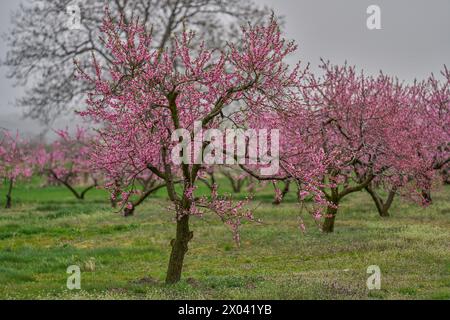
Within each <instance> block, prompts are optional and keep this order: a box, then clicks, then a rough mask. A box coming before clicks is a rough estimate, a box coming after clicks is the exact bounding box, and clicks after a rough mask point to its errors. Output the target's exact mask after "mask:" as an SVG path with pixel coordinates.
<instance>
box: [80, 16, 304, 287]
mask: <svg viewBox="0 0 450 320" xmlns="http://www.w3.org/2000/svg"><path fill="white" fill-rule="evenodd" d="M102 32H103V35H104V39H103V42H104V45H105V49H106V50H108V51H109V52H110V54H111V56H112V61H111V62H112V63H111V64H110V66H109V67H108V69H107V72H104V71H103V70H105V69H104V68H103V66H100V65H99V64H98V62H97V60H96V59H95V57H93V64H94V68H93V69H94V70H96V72H95V74H88V73H87V72H85V71H84V68H83V66H80V65H78V69H79V77H80V78H81V79H82V80H84V81H87V82H89V83H90V84H91V85H92V86H93V88H94V89H93V90H92V91H91V92H89V95H88V99H87V104H88V108H87V110H86V111H83V112H80V114H81V115H82V116H83V117H86V118H89V119H91V120H94V121H95V122H97V123H98V124H99V125H100V127H101V129H100V130H99V132H98V143H97V144H96V148H95V152H94V153H93V157H92V160H93V163H94V164H95V165H96V166H97V167H99V168H100V169H101V170H102V171H103V172H107V173H108V175H110V177H111V179H110V180H111V181H117V177H122V182H124V183H119V185H120V188H122V190H123V193H125V194H123V197H124V198H127V196H128V195H127V193H129V192H130V190H133V189H134V182H135V181H136V177H138V176H139V175H140V174H141V173H142V172H144V171H146V170H150V171H151V172H152V173H153V174H155V175H156V176H157V177H158V179H160V180H161V181H162V183H164V185H165V187H166V189H167V192H168V196H169V198H170V200H171V202H172V203H173V204H174V206H175V209H176V213H177V214H176V218H177V237H176V239H174V241H173V249H172V254H171V259H170V263H169V270H168V278H167V281H168V282H176V281H178V280H179V276H180V273H181V267H180V261H181V262H182V260H183V257H184V254H185V253H186V251H187V243H188V242H189V241H190V240H191V239H192V236H193V235H192V233H191V232H190V231H189V216H191V215H201V214H202V213H203V211H204V210H205V209H206V210H208V211H212V212H214V213H216V214H217V215H218V216H219V217H220V218H221V219H222V220H223V221H224V223H225V224H227V225H229V226H230V227H231V229H232V230H233V231H234V234H235V239H236V240H237V241H238V240H239V237H238V235H237V227H238V226H239V225H240V224H241V219H249V220H253V216H252V214H251V212H249V211H248V210H246V209H245V206H244V204H245V203H237V204H236V203H233V201H231V199H230V198H229V197H221V196H218V195H216V193H215V192H216V191H215V188H213V194H212V196H211V197H209V198H201V199H200V198H198V197H196V196H195V191H196V182H197V181H198V178H199V177H200V176H201V175H202V172H204V171H205V170H207V167H206V166H203V165H201V164H186V163H183V164H181V165H175V164H174V163H173V161H172V159H171V158H170V155H171V153H172V150H173V149H174V147H175V144H174V143H172V141H171V138H172V134H173V133H174V131H175V130H178V129H185V130H188V132H189V133H190V134H191V136H194V133H195V132H194V126H195V123H200V125H201V127H202V130H208V129H219V128H221V125H223V124H224V123H225V122H232V123H233V124H235V126H238V127H241V126H242V127H246V124H247V120H248V119H249V114H253V113H260V114H263V113H264V112H265V111H269V110H274V109H282V108H287V109H289V107H290V106H291V105H295V104H297V103H298V102H297V97H298V95H299V93H300V91H301V89H300V88H301V84H300V82H301V79H302V78H303V77H304V72H302V70H301V68H300V65H298V66H296V67H295V68H294V69H293V70H291V69H290V68H289V66H288V64H287V63H285V58H286V57H287V56H288V55H289V54H291V53H293V52H294V51H295V50H296V46H295V45H294V43H292V42H287V41H286V40H285V39H283V38H282V36H281V33H280V30H279V27H278V25H277V23H276V21H275V20H274V19H271V20H270V21H269V23H267V24H265V25H261V26H249V27H247V28H243V29H242V37H241V40H240V41H239V43H236V44H233V43H230V44H228V45H227V46H226V47H225V48H223V50H221V51H219V50H209V49H208V48H206V46H205V45H200V46H199V47H198V48H193V43H194V41H193V39H194V38H195V34H194V33H193V32H189V31H185V32H183V33H182V35H181V36H180V37H175V38H174V39H173V46H172V49H170V50H169V49H163V50H155V49H152V47H154V46H152V42H153V39H152V35H151V33H148V32H147V30H145V28H144V27H143V26H142V25H140V24H139V21H138V20H136V21H133V22H131V23H125V21H124V19H121V21H119V22H115V21H114V19H113V18H112V17H110V15H109V13H108V11H107V15H106V18H105V21H104V24H103V27H102ZM207 146H208V144H207V143H205V144H203V145H201V149H202V150H205V149H206V147H207ZM197 156H198V155H196V159H197ZM224 156H225V155H224ZM123 177H125V178H124V179H123ZM113 185H115V186H117V185H118V184H117V183H113ZM177 186H179V187H177ZM180 189H181V192H180ZM113 193H114V194H117V190H115V191H113ZM181 265H182V263H181Z"/></svg>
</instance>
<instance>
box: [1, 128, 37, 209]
mask: <svg viewBox="0 0 450 320" xmlns="http://www.w3.org/2000/svg"><path fill="white" fill-rule="evenodd" d="M29 150H30V149H29V145H28V143H27V142H26V141H25V140H23V139H22V138H21V137H20V136H19V133H16V134H15V135H14V134H11V133H10V132H8V131H5V130H3V131H1V132H0V179H5V181H6V182H7V184H8V191H7V195H6V205H5V208H6V209H10V208H11V206H12V192H13V189H14V184H15V183H16V182H17V181H18V180H20V179H26V178H30V177H31V176H32V174H33V166H32V164H30V163H31V162H30V160H31V156H30V153H29Z"/></svg>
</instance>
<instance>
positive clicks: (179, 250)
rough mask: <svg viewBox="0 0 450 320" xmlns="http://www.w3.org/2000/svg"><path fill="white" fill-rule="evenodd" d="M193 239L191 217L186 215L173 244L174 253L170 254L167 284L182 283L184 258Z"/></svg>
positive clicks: (182, 219) (181, 220)
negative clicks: (190, 227) (190, 225)
mask: <svg viewBox="0 0 450 320" xmlns="http://www.w3.org/2000/svg"><path fill="white" fill-rule="evenodd" d="M193 237H194V233H193V232H191V231H190V230H189V215H185V216H183V217H182V218H181V219H179V220H178V222H177V236H176V238H175V239H174V240H172V243H171V245H172V253H171V254H170V260H169V267H168V270H167V277H166V284H175V283H177V282H178V281H180V279H181V272H182V270H183V262H184V256H185V255H186V253H187V252H188V244H189V241H191V240H192V238H193Z"/></svg>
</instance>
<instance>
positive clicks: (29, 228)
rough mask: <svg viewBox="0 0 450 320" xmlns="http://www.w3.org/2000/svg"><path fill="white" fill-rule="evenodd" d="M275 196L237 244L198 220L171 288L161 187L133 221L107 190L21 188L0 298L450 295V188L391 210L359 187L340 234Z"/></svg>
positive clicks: (3, 220) (0, 260) (5, 248)
mask: <svg viewBox="0 0 450 320" xmlns="http://www.w3.org/2000/svg"><path fill="white" fill-rule="evenodd" d="M223 185H224V186H226V183H225V182H224V183H223ZM0 193H1V200H0V201H1V204H2V205H3V204H4V193H5V189H4V188H2V189H1V190H0ZM272 195H273V192H272V189H271V188H268V189H267V191H264V192H262V193H260V194H259V195H258V197H257V198H256V200H257V201H258V202H261V205H260V206H259V207H258V209H257V211H256V216H257V217H258V218H261V219H263V221H264V225H251V224H246V225H245V226H243V228H242V247H241V248H240V249H237V248H236V247H235V245H234V243H233V241H232V236H231V233H230V232H229V230H228V229H227V228H226V227H224V226H223V224H222V223H220V222H219V221H218V219H217V218H215V217H212V216H208V217H207V218H205V219H204V220H200V219H193V223H192V229H193V230H194V233H195V235H194V240H193V242H192V243H191V245H190V251H189V253H188V255H187V258H186V260H185V268H184V274H183V281H182V282H181V283H179V284H178V285H175V286H172V287H167V286H165V285H164V284H163V279H164V276H165V271H166V267H167V262H168V256H169V242H170V240H171V239H172V238H173V236H174V232H175V229H174V228H175V226H174V224H173V223H171V221H172V220H171V219H172V215H171V214H169V213H168V212H167V202H166V201H165V196H164V192H161V193H159V194H158V195H157V196H156V197H155V199H150V200H149V201H147V203H146V204H145V205H144V206H143V207H141V208H139V210H138V211H137V215H136V216H135V217H131V218H126V219H125V218H123V217H121V216H119V215H118V214H115V213H114V212H113V211H112V210H111V208H109V206H108V203H107V202H106V201H105V199H107V198H106V197H105V193H104V192H102V191H99V190H95V191H94V192H92V193H90V194H88V196H87V201H86V202H84V203H82V202H77V201H75V200H73V199H72V197H71V195H70V193H69V192H68V191H66V190H65V189H62V188H48V189H40V188H38V187H37V183H35V184H34V185H31V186H19V188H18V189H17V190H15V195H14V198H15V204H14V208H13V209H12V210H11V211H5V210H4V209H0V298H2V299H5V298H6V299H18V298H25V299H80V298H81V299H128V298H132V299H368V298H374V299H422V298H425V299H450V201H449V199H450V189H449V188H447V189H443V190H442V191H441V192H439V193H436V194H434V200H435V205H434V206H432V207H430V208H428V209H423V208H419V207H416V206H414V205H411V204H408V203H405V202H401V201H397V202H396V203H395V205H394V207H393V208H392V214H393V217H392V218H390V219H386V220H382V219H380V218H379V217H378V216H377V214H376V211H375V209H374V206H373V205H372V203H371V202H370V200H369V198H368V197H367V195H366V194H364V193H361V194H357V195H355V196H354V197H352V198H349V199H348V200H347V201H345V202H344V203H343V205H342V208H341V211H340V213H339V216H338V219H337V224H336V233H335V234H333V235H324V234H321V233H320V232H319V231H318V230H317V228H316V227H315V226H314V225H313V223H312V222H311V221H310V220H311V219H306V220H307V224H308V232H307V234H306V235H303V234H301V233H300V232H299V229H298V221H297V214H298V211H297V207H296V205H295V199H294V194H292V195H290V196H289V198H288V199H287V200H288V201H287V203H285V204H283V205H281V206H279V207H274V206H272V205H271V199H272ZM70 265H79V266H80V267H81V269H82V291H68V290H67V289H66V280H67V274H66V269H67V267H68V266H70ZM370 265H379V266H380V267H381V270H382V290H381V291H371V292H369V291H368V290H367V288H366V279H367V277H368V275H367V274H366V270H367V267H368V266H370Z"/></svg>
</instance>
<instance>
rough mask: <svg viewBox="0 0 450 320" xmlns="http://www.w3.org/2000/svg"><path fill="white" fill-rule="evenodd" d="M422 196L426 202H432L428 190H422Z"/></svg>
mask: <svg viewBox="0 0 450 320" xmlns="http://www.w3.org/2000/svg"><path fill="white" fill-rule="evenodd" d="M422 197H423V200H424V201H425V203H426V204H432V203H433V198H432V197H431V191H430V190H422Z"/></svg>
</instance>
